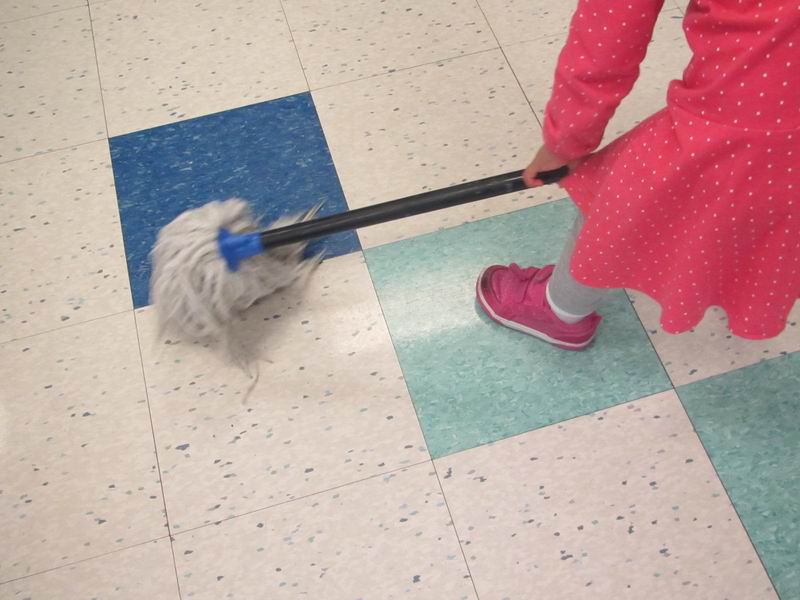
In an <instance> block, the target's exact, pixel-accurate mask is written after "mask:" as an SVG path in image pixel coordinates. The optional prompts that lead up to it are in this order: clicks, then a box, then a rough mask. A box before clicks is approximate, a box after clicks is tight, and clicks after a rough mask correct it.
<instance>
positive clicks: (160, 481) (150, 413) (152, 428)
mask: <svg viewBox="0 0 800 600" xmlns="http://www.w3.org/2000/svg"><path fill="white" fill-rule="evenodd" d="M133 326H134V327H135V329H136V346H137V349H138V350H139V368H140V369H141V372H142V386H143V387H144V397H145V401H146V402H147V416H148V418H149V419H150V435H151V436H152V439H153V452H154V454H155V458H156V469H158V485H159V487H160V488H161V501H162V504H163V506H164V519H165V521H166V523H167V533H168V534H169V549H170V552H171V554H172V568H173V569H174V571H175V584H176V585H177V586H178V598H181V597H182V596H181V583H180V579H179V577H178V563H177V562H176V561H175V546H174V544H173V532H172V527H171V526H170V523H169V511H168V509H167V495H166V493H165V492H164V475H163V472H162V470H161V461H160V460H159V457H158V442H157V441H156V430H155V426H154V425H153V409H152V407H151V406H150V391H149V390H148V389H147V374H146V373H145V370H144V355H143V353H142V339H141V335H140V332H139V320H138V319H137V318H136V313H135V312H134V314H133Z"/></svg>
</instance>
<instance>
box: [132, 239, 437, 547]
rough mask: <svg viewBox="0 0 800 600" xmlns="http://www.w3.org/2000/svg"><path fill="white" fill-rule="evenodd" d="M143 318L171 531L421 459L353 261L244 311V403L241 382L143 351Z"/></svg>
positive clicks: (203, 354)
mask: <svg viewBox="0 0 800 600" xmlns="http://www.w3.org/2000/svg"><path fill="white" fill-rule="evenodd" d="M153 317H154V314H153V313H152V312H151V311H150V310H149V309H144V310H142V311H140V312H138V313H137V319H138V321H139V325H140V333H141V336H142V349H143V352H144V355H145V369H146V374H147V384H148V390H149V395H150V401H151V405H152V411H153V420H154V425H155V431H156V439H157V442H158V448H159V454H160V458H161V469H162V472H163V481H164V490H165V495H166V498H167V507H168V510H169V515H170V523H171V526H172V528H173V531H181V530H184V529H187V528H190V527H196V526H199V525H203V524H205V523H210V522H213V521H217V520H219V519H223V518H226V517H230V516H234V515H240V514H243V513H245V512H248V511H252V510H256V509H260V508H264V507H267V506H271V505H274V504H277V503H279V502H283V501H286V500H288V499H291V498H295V497H299V496H302V495H306V494H310V493H314V492H319V491H322V490H325V489H329V488H332V487H334V486H337V485H341V484H344V483H349V482H352V481H356V480H359V479H363V478H364V477H369V476H371V475H375V474H377V473H383V472H386V471H389V470H391V469H396V468H399V467H403V466H407V465H411V464H416V463H419V462H420V461H424V460H427V459H428V458H429V455H428V452H427V450H426V448H425V445H424V441H423V438H422V433H421V431H420V427H419V423H418V422H417V419H416V415H415V413H414V408H413V405H412V403H411V400H410V398H409V396H408V392H407V390H406V386H405V382H404V380H403V377H402V373H401V371H400V366H399V365H398V362H397V358H396V356H395V353H394V348H393V346H392V342H391V340H390V338H389V333H388V331H387V329H386V325H385V323H384V321H383V317H382V315H381V311H380V307H379V305H378V300H377V298H376V295H375V291H374V289H373V287H372V282H371V280H370V278H369V274H368V273H367V268H366V265H365V264H364V263H363V257H362V255H361V253H358V254H351V255H347V256H343V257H339V258H335V259H331V260H329V261H326V262H325V263H324V264H323V265H322V266H321V267H320V269H319V270H318V271H317V272H316V274H315V275H314V277H313V278H312V280H311V282H310V284H309V287H308V288H307V289H306V290H305V291H303V292H299V291H289V292H286V293H283V294H279V295H276V296H273V297H271V298H270V299H269V300H268V301H266V302H264V303H263V304H262V305H260V306H258V307H256V308H255V309H253V310H252V311H251V312H250V314H249V315H248V321H247V322H245V323H243V324H242V328H243V330H246V331H247V332H248V333H249V334H252V335H254V336H255V337H256V339H258V337H259V334H266V336H267V337H266V341H263V340H262V341H261V342H260V344H258V346H259V347H258V350H257V351H255V352H254V353H253V354H252V356H261V358H263V362H261V363H260V380H259V382H258V384H257V385H256V386H255V388H254V389H253V391H252V393H251V394H250V396H249V398H247V401H246V403H243V400H244V399H245V396H246V392H247V390H248V387H249V383H250V382H249V380H248V379H247V377H246V376H245V374H244V373H243V372H242V371H240V370H239V369H237V368H236V367H231V366H226V365H225V364H224V361H223V360H222V359H221V358H220V357H219V355H218V354H215V353H214V352H213V351H212V350H209V349H206V348H202V347H199V346H196V345H187V344H183V343H179V342H172V343H170V344H164V343H162V344H156V340H155V323H154V321H155V319H154V318H153ZM254 345H255V344H254Z"/></svg>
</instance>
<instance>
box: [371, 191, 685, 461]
mask: <svg viewBox="0 0 800 600" xmlns="http://www.w3.org/2000/svg"><path fill="white" fill-rule="evenodd" d="M575 214H576V213H575V209H574V208H573V206H572V204H571V203H570V202H569V201H568V200H563V201H558V202H554V203H550V204H545V205H542V206H537V207H533V208H530V209H526V210H523V211H519V212H516V213H512V214H508V215H503V216H499V217H493V218H491V219H486V220H483V221H479V222H476V223H469V224H466V225H463V226H461V227H457V228H453V229H448V230H445V231H440V232H437V233H433V234H430V235H426V236H422V237H418V238H413V239H410V240H405V241H402V242H398V243H395V244H389V245H386V246H381V247H378V248H373V249H371V250H367V251H366V257H367V264H368V265H369V269H370V272H371V274H372V278H373V280H374V282H375V287H376V289H377V291H378V296H379V298H380V301H381V304H382V307H383V310H384V314H385V317H386V320H387V322H388V324H389V329H390V332H391V334H392V339H393V341H394V343H395V346H396V349H397V353H398V356H399V358H400V364H401V365H402V367H403V370H404V373H405V376H406V380H407V383H408V386H409V389H410V391H411V395H412V398H413V401H414V404H415V406H416V409H417V413H418V414H419V418H420V421H421V423H422V428H423V431H424V432H425V436H426V439H427V443H428V447H429V449H430V451H431V454H432V455H433V456H434V457H441V456H444V455H447V454H451V453H453V452H457V451H459V450H464V449H467V448H472V447H475V446H478V445H480V444H483V443H486V442H491V441H495V440H498V439H502V438H505V437H508V436H511V435H515V434H518V433H522V432H525V431H529V430H531V429H535V428H537V427H542V426H545V425H550V424H553V423H557V422H559V421H563V420H564V419H569V418H572V417H575V416H578V415H581V414H585V413H588V412H591V411H595V410H598V409H601V408H605V407H608V406H610V405H613V404H617V403H620V402H625V401H628V400H632V399H635V398H641V397H643V396H647V395H649V394H653V393H656V392H660V391H663V390H666V389H669V388H670V383H669V380H668V379H667V377H666V375H665V373H664V370H663V368H662V366H661V363H660V362H659V360H658V357H657V356H656V354H655V352H654V351H653V349H652V347H651V345H650V342H649V341H648V339H647V335H646V334H645V332H644V330H643V329H642V326H641V324H640V323H639V320H638V318H637V316H636V314H635V312H634V311H633V309H632V307H631V305H630V302H629V301H628V299H627V297H626V296H625V294H624V292H621V291H620V292H614V293H613V294H612V295H611V297H610V299H609V301H608V304H607V306H606V307H605V308H604V310H603V314H604V316H605V317H606V320H605V322H604V323H603V325H602V329H601V331H600V335H599V339H598V340H596V342H595V344H594V345H593V346H592V347H591V348H590V349H589V350H588V351H586V352H582V353H573V352H565V351H562V350H558V349H556V348H553V347H551V346H549V345H547V344H544V343H542V342H539V341H537V340H535V339H533V338H531V337H529V336H526V335H522V334H519V333H516V332H513V331H509V330H507V329H505V328H502V327H498V326H496V325H494V324H493V323H491V322H490V321H489V320H488V319H487V318H486V317H484V316H483V314H482V313H480V312H479V310H478V309H477V307H476V305H475V302H474V285H475V277H476V276H477V274H478V273H479V272H480V270H481V268H483V267H484V266H486V265H488V264H491V263H506V262H510V261H512V260H517V261H519V262H521V263H530V264H543V263H545V262H552V261H554V259H555V258H556V257H557V256H558V254H559V252H560V249H561V246H562V244H563V242H564V239H565V237H566V235H567V232H568V231H569V227H570V225H571V223H572V220H573V219H574V217H575Z"/></svg>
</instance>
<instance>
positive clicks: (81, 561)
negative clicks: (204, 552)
mask: <svg viewBox="0 0 800 600" xmlns="http://www.w3.org/2000/svg"><path fill="white" fill-rule="evenodd" d="M168 537H169V536H168V535H162V536H159V537H157V538H153V539H150V540H145V541H143V542H137V543H135V544H131V545H130V546H125V547H123V548H115V549H114V550H110V551H108V552H102V553H101V554H96V555H94V556H87V557H86V558H81V559H80V560H75V561H72V562H68V563H64V564H63V565H58V566H57V567H50V568H49V569H42V570H41V571H36V572H35V573H28V574H26V575H21V576H19V577H14V578H13V579H7V580H6V581H0V586H4V585H7V584H9V583H14V582H15V581H22V580H23V579H30V578H31V577H36V576H37V575H44V574H45V573H51V572H52V571H58V570H59V569H64V568H66V567H72V566H74V565H79V564H82V563H85V562H89V561H90V560H96V559H98V558H103V557H106V556H111V555H112V554H119V553H120V552H125V551H126V550H131V549H133V548H138V547H139V546H144V545H146V544H152V543H153V542H159V541H161V540H166V539H167V538H168Z"/></svg>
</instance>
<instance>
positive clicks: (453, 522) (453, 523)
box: [431, 461, 481, 600]
mask: <svg viewBox="0 0 800 600" xmlns="http://www.w3.org/2000/svg"><path fill="white" fill-rule="evenodd" d="M431 463H432V464H433V472H434V473H436V481H437V482H438V483H439V489H440V490H441V492H442V499H443V500H444V506H445V508H447V515H448V516H449V517H450V525H451V526H452V527H453V533H455V534H456V541H457V542H458V548H459V550H461V558H463V559H464V566H465V567H467V573H468V574H469V580H470V582H472V589H473V590H474V591H475V597H476V598H477V600H480V598H481V595H480V594H479V593H478V584H477V582H476V581H475V577H473V576H472V569H470V568H469V561H468V560H467V553H466V552H465V551H464V545H463V544H462V543H461V535H459V533H458V527H456V520H455V519H454V518H453V511H451V510H450V503H449V502H448V501H447V494H446V493H445V491H444V486H443V485H442V478H441V477H440V476H439V469H438V468H437V467H436V462H435V461H431Z"/></svg>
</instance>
